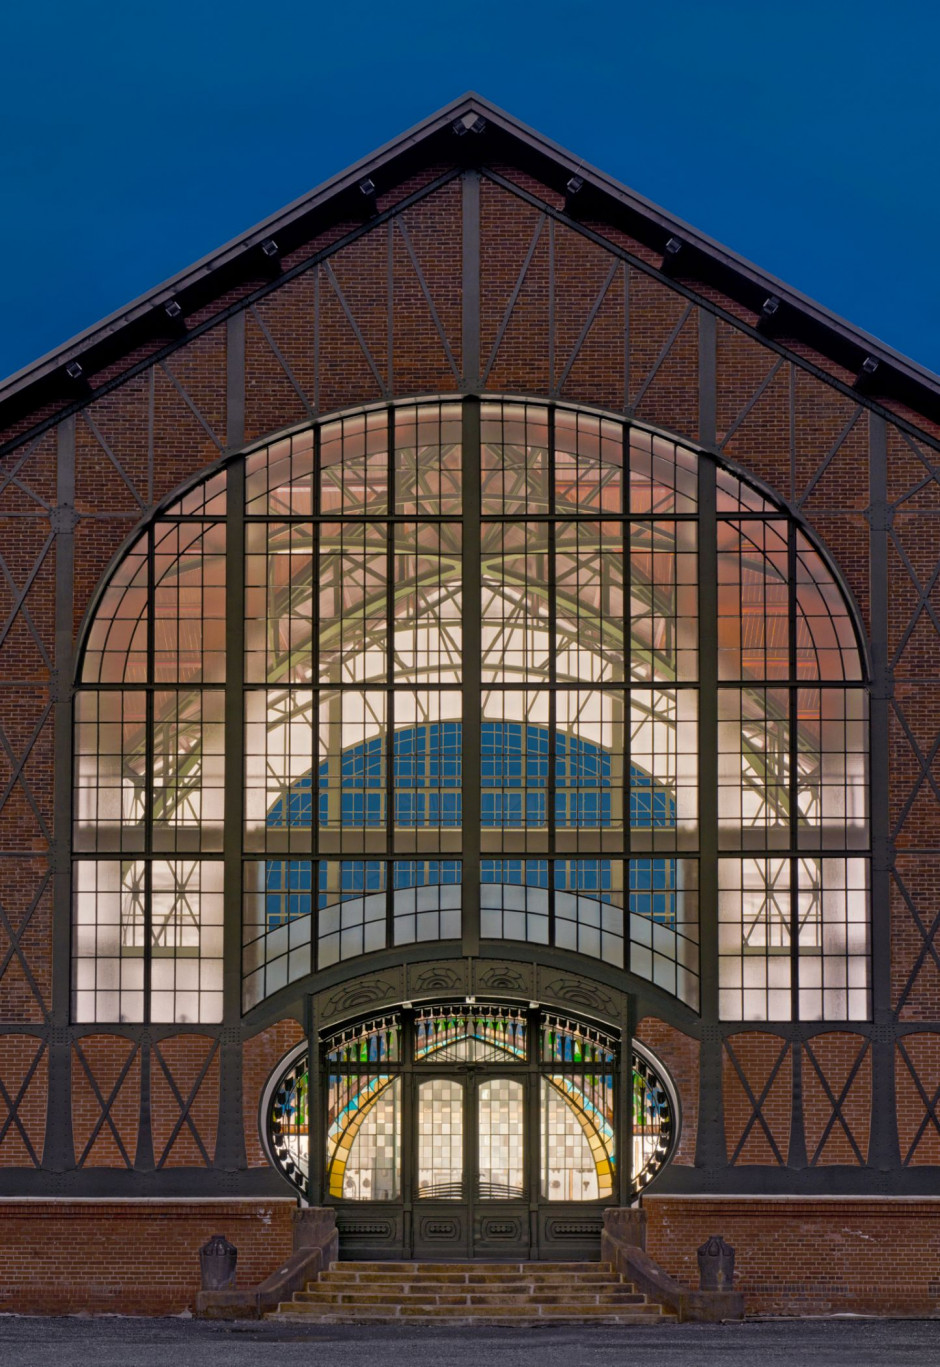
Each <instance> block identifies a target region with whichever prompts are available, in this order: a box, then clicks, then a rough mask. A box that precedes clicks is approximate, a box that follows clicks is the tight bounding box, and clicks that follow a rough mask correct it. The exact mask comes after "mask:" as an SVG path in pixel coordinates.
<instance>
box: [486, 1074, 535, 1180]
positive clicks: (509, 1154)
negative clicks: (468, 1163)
mask: <svg viewBox="0 0 940 1367" xmlns="http://www.w3.org/2000/svg"><path fill="white" fill-rule="evenodd" d="M477 1105H478V1115H477V1126H478V1143H479V1157H480V1166H479V1173H478V1183H479V1185H478V1191H479V1194H480V1196H481V1197H482V1198H483V1199H484V1200H486V1199H490V1200H493V1201H515V1200H518V1199H520V1198H521V1197H523V1196H525V1175H524V1171H525V1170H524V1162H525V1145H524V1140H523V1117H524V1115H525V1104H524V1091H523V1086H522V1083H521V1082H516V1081H515V1079H513V1078H506V1077H500V1078H494V1079H493V1081H492V1082H484V1083H483V1084H482V1086H481V1087H480V1091H479V1095H478V1103H477Z"/></svg>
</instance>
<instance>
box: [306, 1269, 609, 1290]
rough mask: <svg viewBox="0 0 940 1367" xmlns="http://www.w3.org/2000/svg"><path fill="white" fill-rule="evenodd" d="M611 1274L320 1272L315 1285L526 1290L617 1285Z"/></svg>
mask: <svg viewBox="0 0 940 1367" xmlns="http://www.w3.org/2000/svg"><path fill="white" fill-rule="evenodd" d="M618 1280H619V1278H618V1277H617V1275H616V1274H615V1273H613V1272H600V1273H586V1274H582V1275H581V1276H578V1277H572V1275H571V1274H570V1273H566V1272H546V1273H544V1274H542V1275H539V1274H537V1273H532V1272H515V1271H512V1272H502V1273H496V1272H433V1273H431V1272H429V1273H426V1274H425V1275H424V1276H419V1275H418V1274H416V1273H410V1272H408V1273H405V1272H387V1273H386V1272H362V1273H358V1274H355V1273H349V1272H345V1271H343V1272H339V1271H335V1270H331V1271H329V1272H324V1273H323V1275H322V1277H321V1278H320V1281H319V1283H318V1284H319V1285H327V1286H375V1287H383V1286H409V1285H413V1284H414V1283H415V1282H416V1281H421V1282H424V1281H427V1282H428V1283H431V1282H433V1283H434V1285H435V1286H503V1285H505V1284H506V1283H507V1282H511V1283H513V1284H516V1283H518V1284H520V1285H526V1286H545V1287H552V1286H571V1285H572V1284H577V1285H578V1286H606V1285H608V1284H610V1283H611V1282H617V1281H618Z"/></svg>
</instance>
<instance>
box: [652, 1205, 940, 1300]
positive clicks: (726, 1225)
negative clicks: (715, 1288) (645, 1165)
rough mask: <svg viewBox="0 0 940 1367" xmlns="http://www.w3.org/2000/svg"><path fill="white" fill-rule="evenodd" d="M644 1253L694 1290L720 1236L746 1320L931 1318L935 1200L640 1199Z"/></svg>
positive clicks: (938, 1283)
mask: <svg viewBox="0 0 940 1367" xmlns="http://www.w3.org/2000/svg"><path fill="white" fill-rule="evenodd" d="M644 1207H645V1209H646V1213H647V1221H648V1224H647V1243H646V1247H647V1252H648V1253H649V1254H650V1255H651V1257H653V1258H655V1259H656V1261H657V1262H658V1263H660V1264H661V1265H662V1266H663V1267H664V1268H665V1269H666V1271H667V1272H669V1273H670V1274H671V1275H672V1276H674V1277H677V1278H678V1279H679V1280H680V1281H682V1282H685V1283H686V1284H687V1285H691V1286H698V1262H697V1259H696V1250H697V1249H698V1247H699V1246H700V1245H701V1244H703V1243H704V1242H705V1240H706V1239H707V1238H708V1237H709V1236H710V1235H712V1234H720V1235H721V1236H722V1237H723V1238H724V1239H726V1240H727V1242H728V1243H730V1244H731V1245H732V1247H733V1248H734V1250H735V1254H736V1257H735V1289H736V1290H740V1291H743V1292H744V1294H745V1296H746V1298H747V1313H748V1314H750V1315H754V1314H764V1315H827V1314H837V1313H839V1312H846V1311H849V1312H852V1313H856V1314H883V1315H936V1314H938V1313H940V1198H930V1199H897V1198H892V1197H877V1196H876V1197H871V1198H847V1197H832V1198H828V1199H819V1198H817V1199H814V1200H807V1199H803V1198H800V1197H780V1198H779V1199H775V1198H770V1197H753V1198H750V1197H711V1196H704V1197H675V1196H661V1197H659V1196H649V1197H647V1198H646V1200H645V1201H644Z"/></svg>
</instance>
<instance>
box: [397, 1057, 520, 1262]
mask: <svg viewBox="0 0 940 1367" xmlns="http://www.w3.org/2000/svg"><path fill="white" fill-rule="evenodd" d="M434 1072H435V1075H434V1076H427V1077H421V1076H420V1075H418V1076H415V1077H414V1079H413V1092H414V1106H413V1109H414V1116H413V1125H414V1144H413V1146H411V1145H409V1148H411V1150H412V1153H413V1162H412V1163H411V1164H410V1165H409V1166H410V1167H411V1168H412V1171H411V1173H409V1174H408V1176H409V1178H410V1182H409V1185H410V1187H411V1192H410V1195H411V1201H410V1202H409V1205H410V1208H411V1209H410V1214H411V1219H410V1224H411V1245H412V1256H413V1257H415V1258H419V1259H420V1258H435V1257H440V1256H441V1253H442V1250H443V1249H444V1248H445V1247H446V1249H447V1251H448V1254H453V1255H455V1256H456V1255H457V1254H458V1253H459V1254H460V1255H461V1256H464V1257H470V1258H473V1257H484V1256H487V1255H498V1256H499V1257H507V1258H508V1257H519V1258H527V1257H529V1255H530V1252H531V1250H532V1243H533V1239H532V1234H533V1231H532V1229H531V1228H530V1211H529V1207H530V1195H532V1193H531V1192H530V1187H531V1178H532V1175H533V1170H534V1167H535V1163H533V1161H532V1159H533V1158H535V1160H536V1162H537V1154H536V1155H530V1154H529V1153H528V1152H527V1148H528V1146H529V1140H530V1136H531V1134H532V1130H533V1126H532V1118H531V1115H530V1111H531V1100H530V1098H531V1092H532V1087H531V1079H530V1078H529V1077H528V1076H526V1075H525V1074H523V1075H522V1076H519V1075H516V1076H512V1075H511V1074H509V1075H507V1074H506V1073H502V1074H500V1073H499V1072H494V1071H492V1068H491V1066H490V1067H487V1066H486V1065H481V1066H479V1067H474V1066H473V1065H472V1064H470V1065H466V1066H464V1067H463V1068H461V1069H458V1070H454V1071H442V1072H437V1070H436V1069H435V1070H434Z"/></svg>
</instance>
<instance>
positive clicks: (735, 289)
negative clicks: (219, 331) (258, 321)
mask: <svg viewBox="0 0 940 1367" xmlns="http://www.w3.org/2000/svg"><path fill="white" fill-rule="evenodd" d="M458 130H459V131H462V132H463V133H464V134H465V136H458ZM442 165H450V166H455V167H458V168H459V167H461V166H464V165H473V166H477V167H480V168H481V169H483V170H485V169H486V167H487V166H497V165H500V166H516V167H518V168H519V169H520V170H522V171H525V172H527V173H528V174H530V175H531V176H532V177H533V178H534V179H535V180H537V181H538V182H540V183H542V184H544V185H546V186H547V187H549V188H550V189H553V190H554V191H556V193H557V194H558V195H559V196H565V194H566V187H567V185H568V182H569V181H570V180H571V178H572V176H573V175H575V174H576V175H577V177H578V178H579V179H580V181H581V182H582V184H581V186H580V188H579V190H578V193H577V199H576V215H575V211H574V209H573V208H572V207H571V200H570V197H569V198H568V200H567V201H565V209H564V210H558V211H557V213H558V216H559V217H562V218H564V217H570V219H571V221H572V223H573V226H575V227H577V226H578V220H582V219H583V220H586V221H589V222H591V223H592V224H594V225H598V224H601V225H603V224H609V225H610V226H612V227H616V228H618V229H619V230H621V231H622V232H624V233H626V234H627V235H628V236H630V237H631V238H633V239H634V240H636V241H637V242H639V243H641V244H642V245H643V246H644V247H646V248H648V249H650V250H651V251H652V252H654V253H657V254H661V255H662V259H663V262H664V264H665V269H664V270H663V275H664V278H665V277H667V276H668V275H669V274H670V271H669V266H668V261H669V253H668V252H667V243H669V242H670V240H672V239H674V240H675V241H677V242H679V243H681V262H679V261H678V259H677V272H678V273H679V274H680V275H681V279H682V282H683V285H684V287H685V288H686V290H687V291H688V290H691V291H692V292H693V293H694V291H695V286H696V284H698V285H700V286H702V287H705V288H707V289H708V290H709V291H717V292H718V293H719V294H721V295H724V296H725V297H726V298H727V299H728V300H730V301H733V302H734V303H735V304H737V305H738V306H739V307H743V308H744V309H745V310H747V311H749V312H750V313H751V314H753V324H752V326H753V327H754V328H755V329H759V328H760V327H761V326H762V319H763V320H766V315H763V314H762V310H763V309H764V306H765V303H766V301H767V300H768V299H775V300H777V301H779V302H778V307H777V310H776V313H775V314H774V322H773V326H774V331H775V334H778V335H779V336H780V337H781V338H783V339H788V340H790V341H792V342H796V343H799V344H801V345H803V346H806V347H809V348H811V349H812V350H813V351H815V352H816V353H817V354H818V355H819V356H820V357H822V358H827V359H828V360H830V361H832V362H834V363H835V364H836V365H838V366H839V367H841V368H842V369H843V370H844V371H846V372H847V373H848V374H849V375H850V376H856V377H857V380H856V384H855V387H856V388H857V390H858V391H859V392H860V393H862V394H867V395H872V396H880V397H882V398H884V399H885V400H886V401H890V400H894V401H895V402H897V403H900V404H904V405H905V406H906V407H909V408H910V409H912V410H914V411H915V412H919V413H921V414H923V415H924V416H925V417H927V418H929V419H932V420H934V421H938V422H940V377H938V376H937V375H935V374H934V373H933V372H932V371H930V370H927V369H926V368H925V367H922V366H919V365H917V364H916V362H914V361H911V360H909V359H908V358H907V357H905V356H902V355H901V354H900V353H898V352H896V351H894V350H892V349H891V348H890V347H888V346H886V345H885V344H884V343H883V342H880V341H878V340H877V339H876V338H874V337H872V336H870V335H869V334H868V333H866V332H863V331H862V330H861V329H859V328H856V327H854V326H853V325H852V324H851V323H848V322H846V321H845V320H844V319H842V318H840V317H838V316H837V315H836V314H833V313H831V312H829V311H828V310H827V309H825V308H823V307H822V306H821V305H820V304H817V303H815V302H814V301H813V300H811V299H808V298H807V297H806V296H805V295H802V294H800V293H799V292H798V291H797V290H794V289H791V288H790V287H789V286H787V285H785V284H784V283H783V282H782V281H780V280H777V279H776V278H775V277H774V276H771V275H768V274H767V273H766V272H763V271H761V270H759V269H758V268H757V267H756V266H755V265H753V264H752V263H751V262H749V261H747V260H745V259H744V258H743V257H740V256H738V255H737V254H736V253H734V252H732V251H730V250H729V249H728V248H726V247H723V246H722V245H721V244H720V243H717V242H715V241H713V240H712V239H711V238H709V237H707V236H706V235H705V234H703V233H701V232H699V231H698V230H697V229H695V228H693V227H692V226H691V225H690V224H687V223H685V222H683V221H682V220H681V219H678V218H675V217H674V216H673V215H671V214H668V213H666V211H665V210H663V209H661V208H659V207H658V206H657V205H655V204H652V203H651V202H650V201H649V200H646V199H644V198H643V197H642V196H641V195H638V194H636V193H635V192H634V191H632V190H630V189H628V188H627V187H626V186H624V185H621V184H620V183H619V182H618V181H616V180H614V179H612V178H611V177H610V176H608V175H606V174H605V173H604V172H603V171H599V170H597V169H596V168H595V167H593V166H589V165H587V164H585V163H584V162H583V161H582V160H581V159H580V158H578V157H576V156H575V155H574V154H573V153H571V152H568V151H567V150H566V149H564V148H562V147H559V146H558V145H557V144H556V143H554V142H552V141H551V140H550V139H548V138H546V137H544V136H543V135H542V134H540V133H538V132H536V131H535V130H534V129H531V128H528V127H527V126H526V125H525V124H522V123H520V122H519V121H518V120H516V119H514V118H512V117H511V116H510V115H509V114H507V113H505V112H504V111H503V110H501V109H499V108H497V107H496V106H495V105H492V104H490V103H489V101H487V100H484V99H482V98H481V97H480V96H479V95H476V94H473V93H469V94H466V95H463V96H461V97H460V99H457V100H455V101H453V103H451V104H449V105H446V106H445V107H444V108H443V109H440V110H438V112H437V113H435V114H433V115H431V117H430V118H428V119H425V120H424V121H423V122H422V123H419V124H417V125H416V126H415V127H414V128H411V129H409V130H408V131H407V132H405V133H402V134H401V135H400V136H399V137H397V138H395V139H393V140H392V141H391V142H388V143H386V144H385V146H384V147H380V148H379V149H378V150H377V151H375V152H372V153H370V154H369V155H368V156H367V157H364V158H362V160H360V161H358V162H356V163H355V164H354V165H352V166H350V167H348V168H347V169H346V170H344V171H342V172H341V173H340V174H339V175H336V176H333V177H332V178H331V179H329V180H327V181H325V182H324V183H323V184H322V185H320V186H318V187H317V188H316V189H315V190H313V191H311V192H310V193H309V194H307V195H304V196H302V197H301V198H300V199H297V200H295V201H294V203H292V204H290V205H288V206H287V207H286V208H284V209H282V210H280V211H279V212H278V213H276V214H273V215H272V216H271V217H270V218H267V219H265V220H264V221H263V222H261V223H259V224H258V225H257V226H256V227H254V228H252V229H251V230H250V231H249V232H247V233H245V234H243V235H242V236H240V237H238V238H234V239H233V240H232V241H230V242H228V243H227V244H226V245H225V246H223V247H221V248H219V250H218V251H215V252H212V253H211V254H210V255H208V256H205V257H203V258H202V260H200V261H197V262H196V263H195V264H194V265H192V266H190V267H188V268H187V269H186V270H184V271H181V272H180V273H179V274H178V275H176V276H174V277H173V278H172V279H170V280H166V281H164V282H163V283H162V284H161V285H158V286H157V287H156V288H155V289H153V290H151V291H149V292H148V293H147V294H144V295H141V296H140V297H139V298H138V299H135V300H134V301H133V302H132V303H130V304H128V305H127V306H126V307H124V308H122V309H119V310H118V311H117V312H115V313H113V314H111V315H110V316H109V317H108V318H105V319H103V320H102V321H101V322H100V323H97V324H95V325H94V326H93V327H91V328H88V329H87V330H86V331H84V332H82V333H80V334H78V336H76V337H73V338H72V339H71V340H70V341H68V342H66V343H65V344H64V345H63V346H61V347H58V348H57V349H56V350H54V351H51V352H49V353H48V354H47V355H46V356H43V357H41V358H40V359H39V360H37V361H34V362H33V363H32V364H31V365H29V366H26V367H25V368H24V369H23V370H20V371H19V372H18V373H17V374H15V375H12V376H11V377H10V378H9V379H7V380H6V381H4V382H3V383H2V384H0V428H2V427H4V426H8V425H9V424H11V423H13V422H16V421H19V420H21V419H22V418H23V417H24V416H27V415H28V414H29V412H30V411H36V410H38V409H40V408H43V409H46V410H47V411H48V406H49V405H50V404H52V405H57V404H61V405H62V407H63V408H68V407H71V406H73V405H74V404H75V403H76V401H77V400H79V399H80V398H83V399H84V400H86V401H87V399H88V398H90V397H92V396H93V394H94V384H93V379H94V376H95V374H96V373H98V372H100V371H102V370H103V369H105V368H106V367H107V368H110V369H111V370H112V372H113V369H114V367H116V366H117V367H118V369H119V368H120V361H121V358H122V357H130V355H131V353H134V352H137V354H138V355H139V354H140V351H139V349H140V348H142V347H143V348H154V347H155V343H160V344H162V346H163V347H165V348H166V349H174V348H175V347H176V346H178V345H182V344H184V343H185V341H186V338H187V336H188V335H189V334H188V333H187V332H186V329H185V327H183V326H182V325H181V324H180V323H179V322H178V321H177V320H176V319H174V318H173V317H172V316H171V315H172V313H173V311H174V310H175V308H176V305H179V312H178V314H177V319H179V318H185V317H187V316H192V315H193V314H196V313H202V314H205V312H206V310H209V312H210V314H211V309H212V304H213V302H214V301H221V299H222V297H223V296H224V295H226V294H227V293H229V292H230V291H232V290H238V289H239V288H241V289H244V288H245V285H246V283H247V282H253V281H262V282H263V281H264V280H265V279H266V278H267V279H268V281H269V282H270V284H273V283H274V276H275V274H276V263H275V264H274V265H273V267H272V260H271V258H270V257H269V256H268V255H266V252H265V248H264V244H268V243H271V242H272V241H273V242H275V243H276V244H277V258H276V259H277V260H280V259H281V258H282V257H284V256H287V255H289V254H290V253H291V252H293V251H296V250H297V249H298V248H300V247H301V246H302V245H303V244H304V243H306V242H309V241H310V240H311V239H312V238H314V237H316V236H318V235H319V234H321V233H323V232H324V231H325V230H327V229H328V228H330V227H331V226H333V225H335V224H337V223H343V222H349V221H353V222H355V221H356V220H357V219H361V218H362V215H363V195H362V191H361V189H360V184H361V182H362V181H363V179H364V178H365V177H368V178H369V179H371V180H372V181H373V182H374V184H375V187H376V192H377V194H379V195H381V194H383V193H386V192H388V191H390V190H393V189H394V188H395V187H396V186H397V185H400V184H401V183H403V182H404V181H405V180H407V179H408V178H410V177H411V176H414V175H415V174H418V173H419V172H421V171H423V170H426V169H427V168H428V167H431V166H442ZM569 211H570V212H569ZM648 268H649V266H648V263H647V269H648ZM168 304H169V305H170V306H171V312H170V313H169V314H168V313H167V307H166V306H167V305H168ZM221 311H222V310H221V304H220V312H221ZM76 362H77V363H78V365H79V366H80V372H79V373H78V375H73V376H72V377H70V376H69V374H68V368H69V367H71V368H72V370H73V372H74V371H75V363H76ZM79 380H80V385H81V388H79V387H78V381H79Z"/></svg>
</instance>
